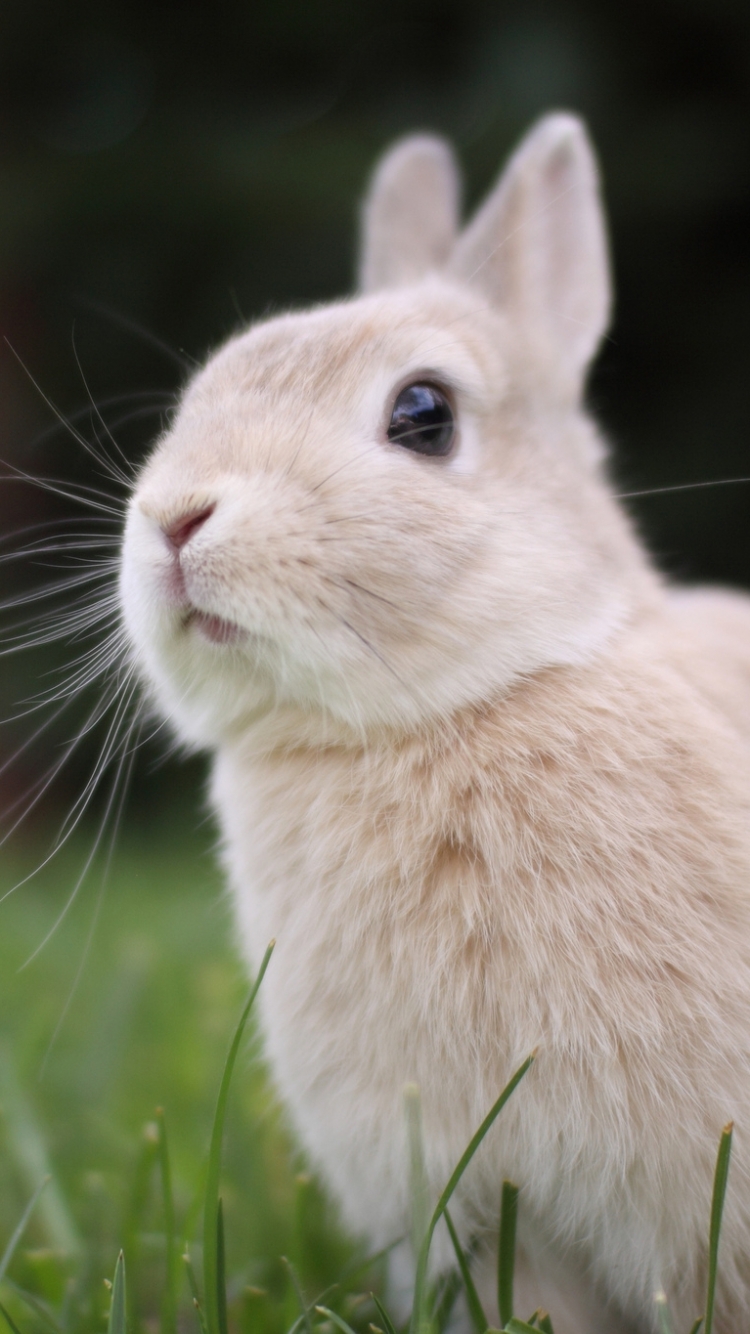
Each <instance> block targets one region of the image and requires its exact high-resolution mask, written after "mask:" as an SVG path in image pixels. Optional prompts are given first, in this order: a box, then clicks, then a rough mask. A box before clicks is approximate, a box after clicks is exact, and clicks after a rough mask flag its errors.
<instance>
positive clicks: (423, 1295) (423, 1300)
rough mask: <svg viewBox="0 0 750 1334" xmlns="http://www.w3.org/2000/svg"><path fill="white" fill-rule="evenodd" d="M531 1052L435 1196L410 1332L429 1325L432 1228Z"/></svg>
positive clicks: (418, 1332)
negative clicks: (444, 1184) (429, 1271)
mask: <svg viewBox="0 0 750 1334" xmlns="http://www.w3.org/2000/svg"><path fill="white" fill-rule="evenodd" d="M534 1055H535V1053H533V1052H532V1054H531V1056H528V1057H527V1058H526V1060H525V1061H524V1063H523V1065H522V1066H520V1067H519V1069H518V1070H516V1073H515V1074H514V1075H513V1077H512V1079H510V1080H509V1081H508V1083H507V1084H506V1086H505V1088H504V1089H503V1091H502V1093H501V1094H500V1097H499V1098H498V1099H497V1102H496V1103H495V1104H494V1106H493V1107H492V1108H491V1109H490V1111H489V1112H488V1113H487V1115H486V1117H485V1118H484V1120H483V1122H482V1124H481V1125H480V1127H479V1129H478V1130H477V1131H476V1132H475V1134H474V1135H473V1136H472V1138H471V1140H470V1141H469V1143H468V1145H467V1146H466V1148H465V1149H464V1151H463V1153H462V1154H461V1157H460V1158H459V1160H458V1162H457V1164H456V1166H455V1168H454V1169H453V1172H452V1173H451V1176H450V1179H449V1181H448V1184H447V1185H446V1187H445V1189H444V1191H443V1193H442V1195H441V1196H440V1199H439V1200H438V1202H437V1204H436V1206H435V1209H434V1212H433V1214H432V1217H431V1219H430V1222H429V1225H428V1228H427V1231H426V1233H425V1235H424V1238H423V1240H422V1244H421V1247H420V1250H419V1255H418V1257H417V1271H416V1277H415V1280H414V1307H413V1310H412V1318H411V1324H410V1334H424V1332H425V1331H426V1330H427V1329H428V1328H429V1319H428V1315H427V1265H428V1261H429V1257H430V1246H431V1244H432V1238H433V1236H434V1233H435V1228H436V1227H437V1225H438V1223H439V1222H440V1219H441V1218H442V1216H443V1214H444V1212H445V1209H446V1207H447V1205H448V1202H449V1200H450V1198H451V1195H452V1194H453V1192H454V1190H455V1189H456V1186H457V1185H458V1183H459V1181H460V1180H461V1177H462V1176H463V1174H464V1172H465V1171H466V1168H467V1167H468V1165H469V1163H470V1162H471V1160H472V1158H473V1157H474V1154H475V1153H476V1151H477V1149H478V1148H479V1146H480V1144H481V1143H482V1140H483V1139H484V1137H485V1135H486V1134H487V1132H488V1130H489V1129H490V1127H491V1126H492V1124H493V1122H494V1121H495V1120H496V1119H497V1117H498V1116H499V1115H500V1112H501V1111H502V1110H503V1107H504V1106H505V1104H506V1102H507V1101H508V1099H509V1098H510V1096H511V1094H512V1093H513V1092H514V1091H515V1089H516V1088H517V1087H518V1085H519V1084H520V1082H521V1080H522V1079H523V1077H524V1075H525V1074H526V1072H527V1070H528V1069H529V1068H530V1066H531V1065H532V1063H533V1061H534Z"/></svg>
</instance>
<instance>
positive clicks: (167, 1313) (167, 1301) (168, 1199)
mask: <svg viewBox="0 0 750 1334" xmlns="http://www.w3.org/2000/svg"><path fill="white" fill-rule="evenodd" d="M156 1125H157V1128H158V1146H157V1148H158V1154H159V1174H160V1176H161V1192H162V1200H163V1204H164V1244H165V1257H164V1258H165V1269H166V1274H165V1283H164V1296H163V1298H162V1304H161V1334H176V1330H177V1247H176V1244H175V1223H174V1196H173V1194H172V1171H171V1167H170V1162H169V1144H168V1142H167V1125H166V1121H165V1119H164V1109H163V1107H157V1109H156Z"/></svg>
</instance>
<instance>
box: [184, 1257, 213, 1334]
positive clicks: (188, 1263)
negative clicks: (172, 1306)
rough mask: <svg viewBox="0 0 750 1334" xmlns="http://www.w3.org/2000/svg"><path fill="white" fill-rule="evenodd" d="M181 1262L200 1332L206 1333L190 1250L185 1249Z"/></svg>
mask: <svg viewBox="0 0 750 1334" xmlns="http://www.w3.org/2000/svg"><path fill="white" fill-rule="evenodd" d="M182 1262H183V1264H184V1266H185V1271H186V1273H187V1278H188V1283H189V1284H190V1291H191V1293H192V1296H193V1306H194V1307H195V1309H196V1311H197V1313H198V1320H199V1322H200V1327H201V1334H208V1326H207V1324H206V1317H205V1315H204V1313H203V1307H202V1305H201V1299H200V1297H199V1295H198V1284H197V1283H196V1281H195V1271H194V1269H193V1262H192V1260H191V1259H190V1252H189V1251H187V1250H186V1251H185V1253H184V1255H183V1257H182Z"/></svg>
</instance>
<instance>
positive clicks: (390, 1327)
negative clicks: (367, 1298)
mask: <svg viewBox="0 0 750 1334" xmlns="http://www.w3.org/2000/svg"><path fill="white" fill-rule="evenodd" d="M371 1295H372V1300H373V1301H374V1303H375V1305H376V1306H377V1308H378V1315H379V1316H380V1319H381V1320H382V1322H383V1329H384V1330H385V1334H396V1326H395V1325H394V1323H393V1321H392V1320H391V1317H390V1316H389V1314H388V1312H387V1311H386V1309H385V1307H384V1306H383V1303H382V1302H381V1301H380V1299H379V1298H378V1297H376V1296H375V1293H374V1292H373V1293H372V1294H371Z"/></svg>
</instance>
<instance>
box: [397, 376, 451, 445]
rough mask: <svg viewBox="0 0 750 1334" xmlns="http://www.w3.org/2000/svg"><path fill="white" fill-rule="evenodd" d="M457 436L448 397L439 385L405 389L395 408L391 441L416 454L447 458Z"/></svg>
mask: <svg viewBox="0 0 750 1334" xmlns="http://www.w3.org/2000/svg"><path fill="white" fill-rule="evenodd" d="M455 434H456V424H455V421H454V418H453V408H452V407H451V404H450V401H449V399H448V395H447V394H446V393H445V392H444V391H443V390H442V389H439V388H438V386H437V385H435V384H428V383H424V384H422V383H418V384H410V385H407V386H406V388H405V389H402V390H401V392H400V394H399V395H398V398H397V399H396V402H395V403H394V405H393V412H392V413H391V420H390V423H389V426H388V439H389V440H390V441H391V442H392V443H393V444H394V445H401V446H403V448H404V449H412V450H414V452H415V453H416V454H428V455H429V456H430V457H431V458H445V456H446V454H449V453H450V451H451V449H452V447H453V441H454V438H455Z"/></svg>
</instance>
